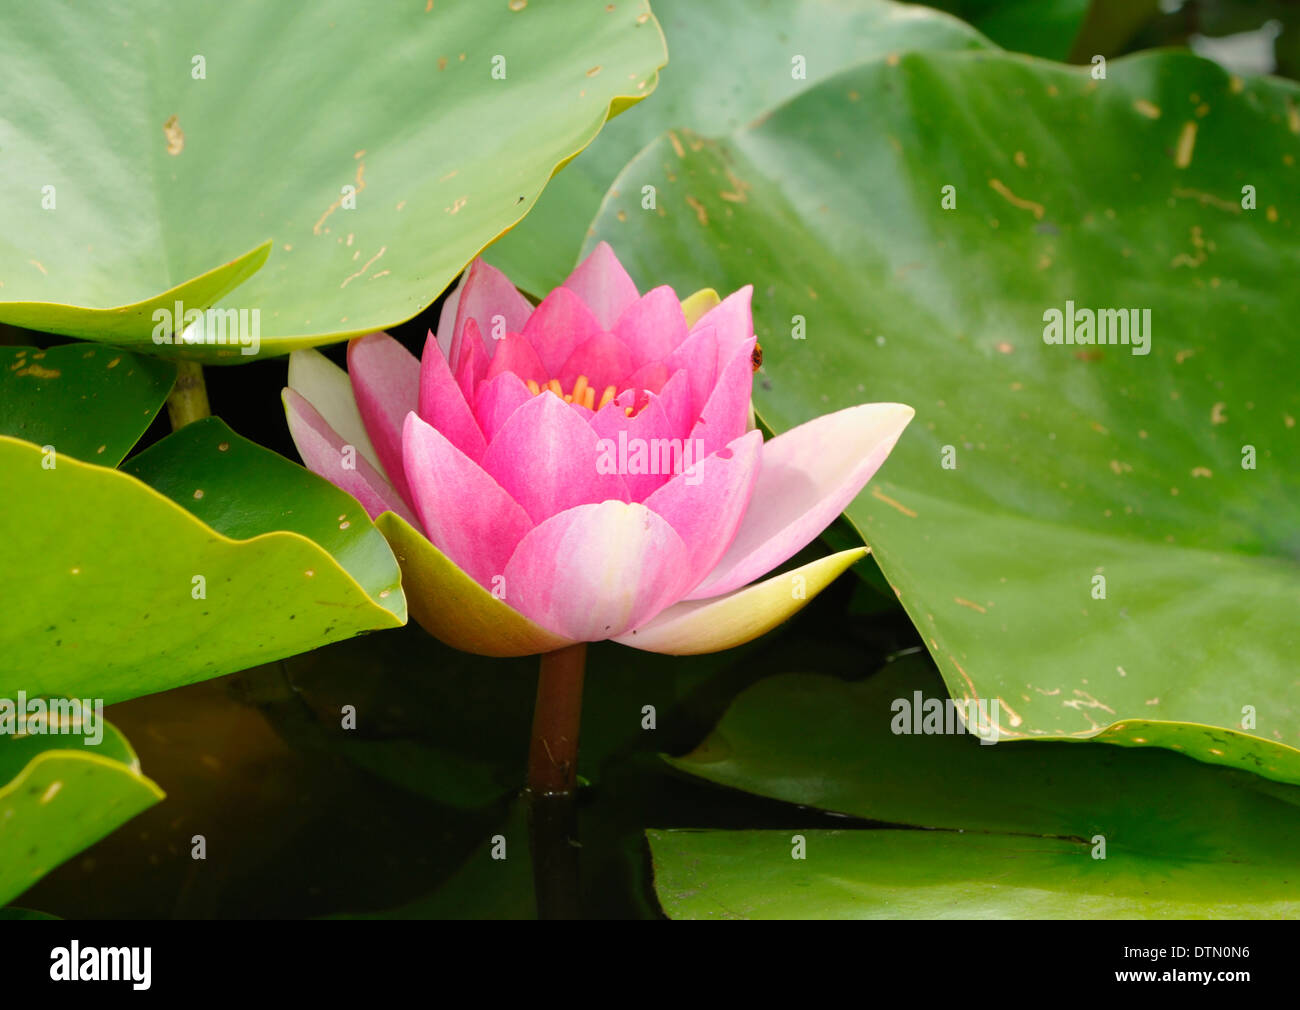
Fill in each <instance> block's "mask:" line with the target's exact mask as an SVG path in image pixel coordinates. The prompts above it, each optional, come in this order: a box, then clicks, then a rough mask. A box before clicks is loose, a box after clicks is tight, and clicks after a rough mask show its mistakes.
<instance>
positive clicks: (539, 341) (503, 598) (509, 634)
mask: <svg viewBox="0 0 1300 1010" xmlns="http://www.w3.org/2000/svg"><path fill="white" fill-rule="evenodd" d="M751 290H752V289H751V288H750V287H744V288H742V289H740V290H739V291H737V292H735V293H734V294H732V295H730V296H729V297H727V298H725V299H721V300H720V299H719V298H718V296H717V295H716V294H715V293H714V292H712V291H710V290H705V291H702V292H700V293H698V294H696V295H693V296H691V297H690V298H688V299H686V301H685V302H683V301H682V300H681V299H679V297H678V296H677V294H676V293H674V291H673V290H672V288H670V287H667V286H662V287H657V288H654V289H652V290H650V291H648V292H647V293H645V294H644V295H643V294H640V293H639V292H638V290H637V288H636V285H635V284H634V283H633V282H632V279H631V278H630V277H629V276H628V274H627V272H626V271H625V270H624V269H623V267H622V265H621V264H620V263H619V261H618V259H617V258H616V257H615V255H614V253H613V251H612V250H611V249H610V247H609V246H608V245H606V244H604V243H602V244H601V245H599V246H597V248H596V249H595V251H594V252H592V253H591V255H590V256H588V257H587V259H586V260H585V261H583V263H581V264H580V265H579V266H578V267H577V269H576V270H574V272H573V273H572V275H571V276H570V277H569V278H568V279H567V280H566V281H565V282H564V284H563V285H562V286H561V287H558V288H556V289H555V290H554V291H552V292H551V293H550V294H548V295H547V296H546V298H545V299H544V300H543V301H542V302H541V303H540V304H539V305H537V306H536V307H533V305H532V304H531V303H530V302H529V301H528V300H527V299H526V298H524V297H523V296H522V295H521V294H520V293H519V292H518V291H517V290H516V289H515V287H514V286H513V285H512V284H511V283H510V281H509V280H508V279H507V278H506V277H505V275H504V274H502V273H501V272H500V271H498V270H496V269H494V268H493V267H491V266H489V265H488V264H486V263H485V262H483V261H482V260H476V261H475V262H474V263H473V264H472V265H471V266H470V267H469V269H468V270H467V271H466V272H465V275H464V277H463V278H462V280H461V283H460V285H459V286H458V287H457V288H456V290H455V291H454V292H453V293H452V294H451V295H450V297H448V298H447V300H446V302H445V304H444V306H443V309H442V315H441V317H440V319H439V321H438V331H437V334H436V336H435V335H434V334H433V333H432V332H431V333H430V334H429V337H428V340H427V342H426V344H425V347H424V352H423V356H422V358H421V359H420V360H417V359H416V358H415V356H414V355H412V354H411V353H410V352H409V351H407V350H406V348H405V347H403V346H402V344H400V343H399V342H398V341H396V340H394V339H393V338H391V337H389V336H388V335H386V334H383V333H372V334H370V335H368V336H364V337H360V338H357V339H354V340H353V341H352V342H351V343H350V344H349V346H348V369H347V372H346V373H345V372H344V371H343V370H342V369H340V368H338V367H337V366H336V365H334V364H332V363H331V362H329V361H328V360H327V359H326V358H325V357H324V356H322V355H321V354H319V353H318V352H316V351H299V352H295V353H294V355H293V356H292V359H291V361H290V367H289V386H288V387H287V388H286V389H285V391H284V404H285V409H286V413H287V415H288V420H289V426H290V431H291V432H292V435H293V439H294V442H295V443H296V445H297V447H298V451H299V453H300V454H301V456H302V459H303V461H304V462H305V463H306V465H307V466H308V467H309V468H310V469H311V470H313V471H315V472H316V473H318V474H320V475H322V476H324V477H326V478H327V479H329V480H330V481H332V482H334V483H335V484H337V485H338V486H339V487H341V488H343V489H344V490H345V491H347V492H349V493H350V494H352V495H353V496H354V497H356V499H357V500H358V501H359V502H360V503H361V504H362V505H363V506H364V507H365V509H366V511H367V512H368V513H369V515H370V516H371V517H372V518H374V519H375V520H376V522H377V525H378V526H379V528H380V529H381V530H382V531H383V532H384V534H385V536H387V537H388V538H389V540H390V542H391V543H392V545H393V548H394V552H395V553H396V555H397V557H398V560H399V562H400V563H401V565H402V569H403V584H404V586H405V588H406V592H407V596H408V602H409V606H410V610H411V613H412V615H413V616H415V618H416V619H417V620H418V621H419V622H420V623H421V624H422V625H424V627H425V628H427V629H428V630H429V631H430V632H431V633H433V634H434V635H435V636H436V637H438V638H441V639H442V640H444V641H446V642H447V643H448V644H451V645H453V646H456V647H458V648H461V649H465V650H467V651H471V652H477V653H482V654H485V655H495V656H504V655H528V654H533V653H549V652H553V651H555V650H559V649H562V648H564V647H566V646H568V645H571V644H573V643H578V642H590V641H600V640H604V639H614V640H615V641H618V642H621V643H623V644H625V645H629V646H634V647H636V648H640V649H647V650H650V651H654V652H665V653H672V654H679V655H680V654H688V653H698V652H711V651H716V650H719V649H725V648H730V647H732V646H734V645H739V644H741V643H743V642H746V641H749V640H750V639H753V638H755V637H757V636H758V635H760V634H763V633H764V632H766V631H768V630H769V629H771V628H772V627H774V626H776V625H777V624H779V623H780V622H781V621H783V620H785V619H786V618H787V617H789V616H790V615H791V614H793V613H794V612H796V611H797V610H798V609H800V608H801V607H802V606H804V605H805V604H806V603H807V601H808V600H809V599H811V598H812V597H813V596H815V595H816V594H817V592H819V591H820V590H821V589H822V588H823V587H825V586H826V585H827V584H829V583H830V582H831V581H832V580H833V579H834V578H835V577H836V576H837V575H839V574H840V573H841V572H842V571H844V569H845V568H847V567H848V566H849V565H850V564H852V563H853V562H854V561H856V560H857V559H858V558H860V557H861V556H862V555H863V554H864V553H865V548H863V549H857V550H850V551H842V552H840V553H838V554H834V555H831V556H829V557H826V558H823V559H821V560H819V561H815V562H813V563H811V564H809V565H805V566H804V567H802V568H799V569H797V570H796V571H794V572H785V573H783V574H781V575H779V576H774V577H768V578H766V579H764V578H763V577H764V576H767V575H768V573H770V572H771V571H772V570H773V569H775V568H776V567H777V566H779V565H782V564H783V563H784V562H786V561H787V560H789V559H790V558H791V557H792V556H793V555H794V554H796V553H797V552H798V551H800V550H801V549H802V548H804V547H805V546H807V545H808V544H809V543H810V542H811V541H812V540H813V539H814V538H816V537H817V535H818V534H819V533H821V532H822V530H823V529H825V528H826V526H827V525H829V524H830V523H831V522H832V521H833V520H834V519H835V518H836V516H838V515H839V514H840V513H841V512H842V511H843V510H844V508H845V506H847V505H848V504H849V502H850V501H852V500H853V498H854V497H855V496H856V495H857V494H858V492H859V491H861V490H862V487H863V485H864V484H865V483H866V482H867V481H868V480H869V479H870V478H871V476H872V475H873V474H874V473H875V472H876V470H877V469H878V468H879V467H880V465H881V464H882V463H883V462H884V461H885V458H886V456H888V454H889V452H890V450H891V449H892V448H893V446H894V443H895V442H896V441H897V440H898V438H899V436H900V434H901V433H902V431H903V429H904V427H905V426H906V425H907V423H908V421H909V420H911V418H912V414H913V411H912V409H911V408H910V407H907V406H904V405H902V404H896V403H869V404H861V405H859V406H853V407H849V408H847V409H844V410H838V411H836V412H834V413H831V414H827V415H824V416H822V417H818V418H815V419H813V420H811V421H809V422H807V423H806V424H803V425H801V426H799V427H797V428H794V429H792V430H790V431H788V432H786V433H784V434H782V435H778V436H777V437H775V438H773V439H771V440H769V441H766V442H765V441H764V440H763V437H762V433H761V432H760V431H758V430H756V429H755V428H754V425H753V420H752V417H753V414H752V408H751V393H752V386H753V375H754V370H755V365H754V363H753V362H754V358H755V338H754V328H753V322H752V318H751V314H750V296H751Z"/></svg>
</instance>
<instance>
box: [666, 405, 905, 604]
mask: <svg viewBox="0 0 1300 1010" xmlns="http://www.w3.org/2000/svg"><path fill="white" fill-rule="evenodd" d="M914 413H915V411H913V410H912V408H911V407H908V406H904V405H903V404H901V403H864V404H860V405H859V406H856V407H849V408H847V409H846V410H840V411H836V412H835V413H833V414H825V415H823V416H821V417H816V418H813V419H812V420H811V421H809V422H808V423H807V424H801V425H800V426H799V427H797V428H792V429H791V430H790V431H787V432H786V433H785V434H783V435H778V436H777V437H776V438H774V439H772V440H771V441H770V442H768V443H767V444H765V445H764V446H763V459H762V464H761V469H760V470H759V474H758V481H757V483H756V484H755V485H754V495H753V498H752V499H751V500H750V505H749V510H748V511H747V512H746V513H745V518H744V520H743V521H742V522H741V524H740V530H739V531H738V532H737V534H736V539H735V540H734V541H733V542H732V544H731V547H730V548H729V549H728V550H727V553H726V554H724V555H723V557H722V560H721V561H719V562H718V566H717V567H716V568H715V569H714V570H713V571H712V572H711V573H710V574H709V576H708V578H706V579H705V580H704V581H703V582H702V583H700V585H699V586H697V587H696V588H695V589H694V590H692V591H691V592H690V594H689V595H688V596H687V598H688V599H693V600H698V599H702V598H704V597H709V596H717V595H719V594H721V593H726V592H730V591H731V590H732V589H735V588H737V587H738V586H743V585H745V584H746V583H748V582H752V581H753V580H754V579H756V578H758V577H759V576H760V575H762V574H764V573H765V572H769V571H771V570H772V569H773V568H775V567H776V566H777V565H779V564H781V562H783V561H785V560H787V559H788V558H790V557H791V556H793V555H794V553H795V552H796V551H799V550H801V549H802V548H803V547H805V546H807V545H808V544H809V543H811V542H812V540H813V538H814V537H816V536H817V535H818V534H819V533H821V531H822V530H824V529H825V528H826V527H827V526H829V525H830V524H831V522H832V521H833V520H834V519H835V517H836V516H838V515H839V514H840V513H841V512H843V511H844V509H845V507H846V506H847V505H848V504H849V502H851V501H852V500H853V499H854V498H855V497H856V496H857V494H858V492H859V491H861V490H862V486H863V485H864V484H866V482H867V481H868V480H870V479H871V477H872V476H873V475H874V474H875V472H876V471H877V470H878V469H880V465H881V464H882V463H884V461H885V458H886V457H887V456H888V455H889V451H890V450H891V449H893V447H894V443H895V442H897V441H898V437H899V436H900V435H901V434H902V433H903V429H904V428H906V427H907V423H908V422H909V421H910V420H911V419H912V416H913V414H914Z"/></svg>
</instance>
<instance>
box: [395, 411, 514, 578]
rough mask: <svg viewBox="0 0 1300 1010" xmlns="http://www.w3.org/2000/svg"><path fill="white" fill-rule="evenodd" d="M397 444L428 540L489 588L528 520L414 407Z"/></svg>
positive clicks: (506, 495)
mask: <svg viewBox="0 0 1300 1010" xmlns="http://www.w3.org/2000/svg"><path fill="white" fill-rule="evenodd" d="M402 448H403V451H404V454H405V455H404V457H403V461H404V463H405V465H406V474H407V476H408V477H409V479H410V481H411V493H412V494H414V495H415V510H416V511H417V512H418V513H419V514H420V519H421V520H422V521H423V522H424V529H425V532H426V533H427V535H428V538H429V540H430V541H431V542H432V543H433V544H434V546H436V547H437V548H438V550H440V551H442V552H443V553H444V554H446V555H447V557H449V558H450V559H451V560H452V561H453V562H455V564H456V565H457V567H459V568H460V569H461V570H462V571H464V572H465V573H466V574H467V575H469V577H470V578H472V579H473V580H474V581H475V582H477V583H478V584H479V585H481V586H483V587H484V588H490V587H491V586H492V578H493V576H496V575H501V574H503V573H504V572H505V568H506V562H507V561H509V560H510V555H511V554H513V553H514V550H515V546H516V545H517V544H518V543H519V541H520V540H521V539H522V538H523V536H524V534H525V533H527V532H528V531H529V530H530V529H532V528H533V524H532V522H530V521H529V519H528V516H527V515H526V514H525V513H524V510H523V509H521V508H520V507H519V506H518V505H517V504H516V503H515V502H514V500H513V499H512V498H511V497H510V495H508V494H507V493H506V492H505V491H504V490H502V488H501V485H499V484H498V483H497V482H496V481H494V480H493V479H492V478H491V477H490V476H488V474H487V473H485V472H484V471H483V468H482V467H480V466H479V465H478V464H477V463H475V462H474V461H473V460H472V459H470V458H469V457H468V456H466V455H465V454H464V453H463V452H461V451H460V450H459V449H457V448H456V446H454V445H453V444H452V443H451V441H450V440H448V439H447V438H446V436H444V435H443V434H442V433H441V432H440V431H438V429H437V428H434V427H433V426H432V425H430V424H428V423H427V422H425V421H423V420H421V419H420V416H419V415H418V414H415V413H414V412H412V413H410V414H408V415H407V417H406V428H405V432H404V434H403V441H402Z"/></svg>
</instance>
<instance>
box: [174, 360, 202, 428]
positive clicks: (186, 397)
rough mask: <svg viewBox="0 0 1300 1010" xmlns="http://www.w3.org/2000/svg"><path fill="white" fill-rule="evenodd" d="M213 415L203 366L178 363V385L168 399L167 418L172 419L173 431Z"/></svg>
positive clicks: (192, 363)
mask: <svg viewBox="0 0 1300 1010" xmlns="http://www.w3.org/2000/svg"><path fill="white" fill-rule="evenodd" d="M211 413H212V410H211V408H210V407H209V406H208V387H207V385H206V384H205V383H204V381H203V366H202V365H200V364H199V363H198V362H197V361H178V362H177V363H176V385H175V386H173V387H172V391H171V395H170V396H168V397H167V416H168V417H170V418H171V422H172V431H176V430H178V429H180V428H183V427H185V425H187V424H189V423H190V422H191V421H198V420H199V419H201V418H204V417H207V416H208V415H210V414H211Z"/></svg>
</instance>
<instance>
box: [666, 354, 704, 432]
mask: <svg viewBox="0 0 1300 1010" xmlns="http://www.w3.org/2000/svg"><path fill="white" fill-rule="evenodd" d="M658 397H659V405H660V406H661V407H663V409H664V413H665V414H667V415H668V422H669V427H670V428H671V429H672V432H673V435H674V436H680V437H682V438H685V437H686V436H687V435H688V434H689V433H690V430H691V429H692V428H693V427H694V426H695V421H696V416H695V412H694V409H693V405H692V402H691V401H692V394H691V377H690V375H689V374H688V373H687V372H686V371H685V370H682V371H678V372H674V373H673V374H672V376H671V378H669V379H668V381H667V382H665V383H664V384H663V387H662V388H661V389H660V390H659V393H658Z"/></svg>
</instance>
